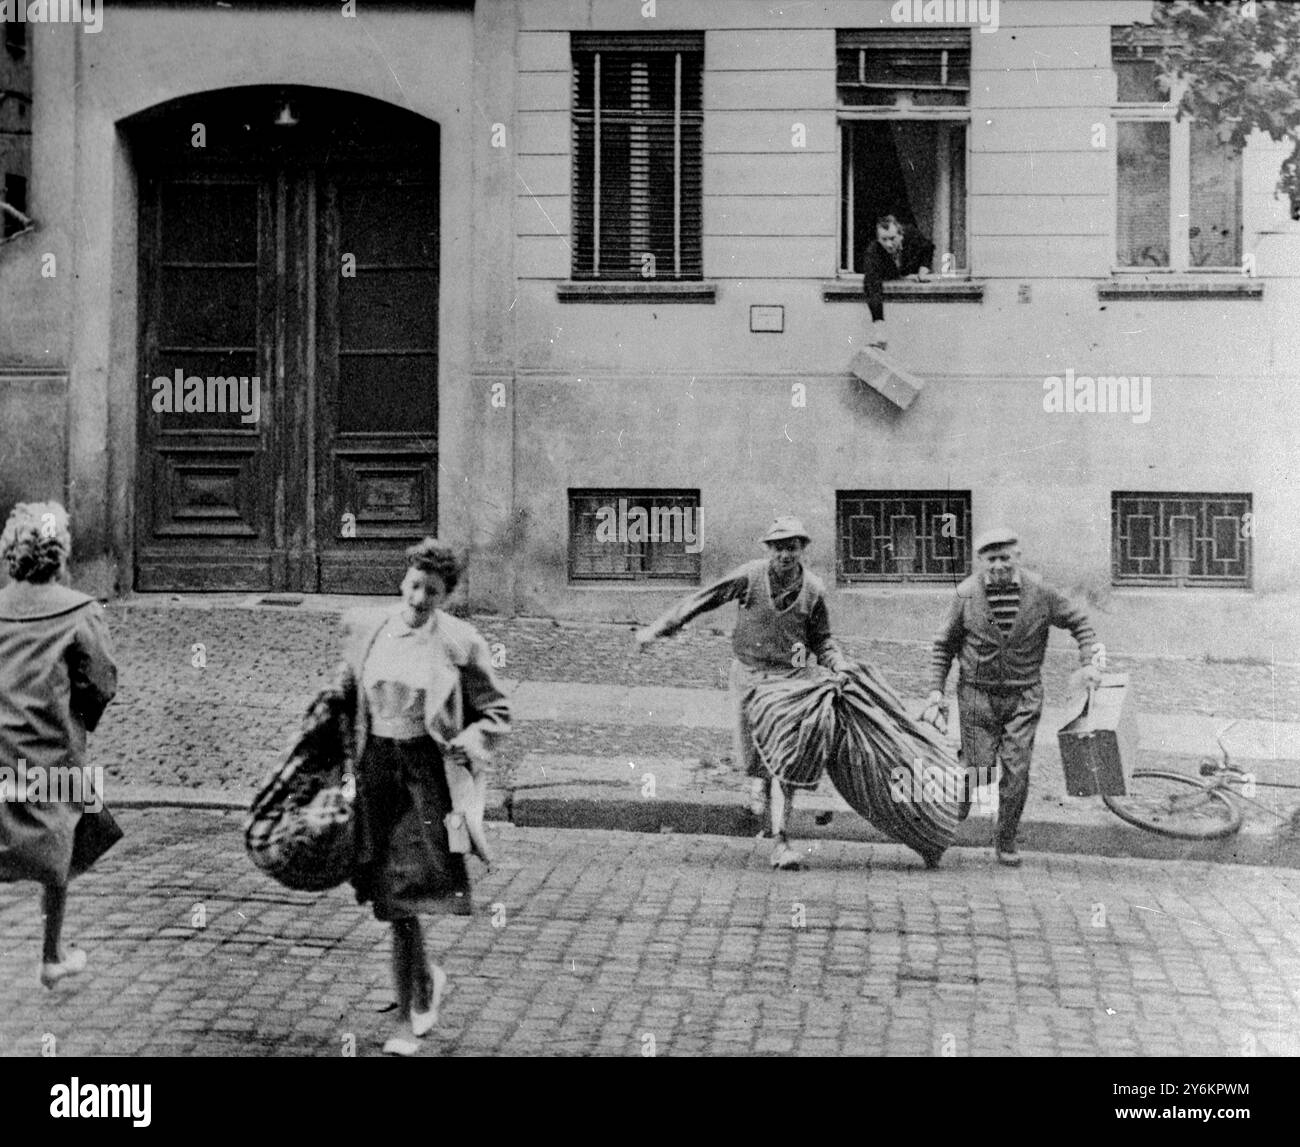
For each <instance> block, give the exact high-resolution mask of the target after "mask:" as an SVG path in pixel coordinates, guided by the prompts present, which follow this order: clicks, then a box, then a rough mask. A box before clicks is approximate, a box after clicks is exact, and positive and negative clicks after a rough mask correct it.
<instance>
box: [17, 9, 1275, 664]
mask: <svg viewBox="0 0 1300 1147" xmlns="http://www.w3.org/2000/svg"><path fill="white" fill-rule="evenodd" d="M349 7H351V8H352V12H351V13H349V12H348V9H349ZM1149 11H1150V4H1149V3H1148V2H1147V0H1134V2H1129V0H1116V2H1106V0H1102V2H1086V3H1085V2H1079V3H1075V2H1072V0H1065V2H1059V3H1031V2H1023V3H1015V2H1013V0H1004V2H1002V3H1000V4H990V3H985V4H982V5H980V4H975V3H971V4H966V3H952V2H948V3H947V4H946V5H945V4H909V3H902V4H899V3H893V2H890V0H843V2H827V3H822V4H818V5H803V6H799V5H796V6H791V7H789V8H788V9H787V8H781V9H773V8H771V6H770V5H766V4H761V3H750V2H746V0H704V2H698V3H688V2H686V0H657V2H653V3H652V2H649V0H646V2H642V0H582V2H578V0H518V2H510V0H479V2H478V3H473V4H471V3H461V4H438V3H415V2H411V3H401V2H400V0H393V2H389V3H383V4H380V3H374V4H371V3H366V2H365V0H357V3H356V4H355V5H349V4H347V3H343V4H324V3H323V4H307V3H302V4H280V5H271V4H266V5H263V4H258V5H249V4H234V5H233V6H232V7H230V8H212V7H210V6H206V5H198V4H187V3H178V4H171V5H166V6H163V5H157V4H144V3H139V4H138V3H128V2H121V3H115V4H113V5H111V6H109V7H107V8H106V9H105V10H104V11H103V13H102V16H103V20H102V28H101V29H100V30H99V31H96V32H91V31H89V30H88V29H86V28H82V27H78V26H76V25H75V24H73V23H71V22H68V23H53V22H47V23H43V24H42V23H31V24H28V25H27V29H26V35H25V37H24V43H23V45H22V49H21V51H19V50H17V49H16V47H15V46H14V45H12V44H9V43H8V38H7V43H6V47H4V48H0V56H2V57H3V60H4V66H5V67H6V68H7V69H8V71H7V72H6V74H5V75H6V78H5V83H6V89H7V90H13V91H21V92H23V93H25V95H19V96H14V97H10V98H7V99H6V101H5V103H4V104H3V105H0V112H4V113H5V116H6V118H5V119H4V120H3V125H4V126H5V128H6V131H9V132H10V133H11V134H10V136H9V137H6V138H9V139H11V140H12V139H18V138H19V131H20V128H21V126H22V125H18V124H16V123H15V120H14V116H13V115H12V113H11V110H10V109H12V108H15V107H17V106H19V105H20V104H21V106H23V107H24V108H25V109H26V112H25V116H24V118H25V119H27V120H29V125H30V126H29V131H30V135H29V136H25V137H24V138H25V139H26V140H27V141H28V142H27V143H24V144H23V145H22V147H19V146H16V145H14V144H13V143H9V144H6V150H5V151H4V152H0V154H3V155H4V156H6V157H14V158H6V160H5V162H6V163H8V164H9V165H10V166H12V167H23V165H26V166H25V168H24V169H23V171H21V172H18V173H14V174H19V175H20V177H21V178H22V179H23V180H25V182H24V183H23V185H22V191H23V194H24V195H25V201H24V202H25V206H23V207H22V214H23V216H24V217H25V218H26V219H27V220H29V221H30V226H27V225H26V224H24V225H23V226H21V227H19V228H18V230H17V231H13V230H12V229H11V233H10V234H9V237H8V238H7V240H6V241H5V242H4V243H3V245H0V307H2V308H3V310H0V418H2V419H3V421H2V422H0V434H3V436H4V439H3V441H4V456H3V460H2V461H0V495H3V500H4V501H5V503H6V505H7V504H8V503H10V502H12V501H15V500H18V499H19V498H33V497H38V496H61V497H64V498H65V499H66V500H67V501H68V504H69V506H70V509H71V510H72V513H73V516H74V527H75V530H76V541H77V555H76V556H77V577H78V580H79V581H80V582H81V583H82V584H83V585H84V586H85V587H86V588H88V589H92V590H93V591H95V592H98V593H100V594H105V595H107V594H112V593H121V592H130V591H156V590H167V591H196V590H200V589H202V590H232V591H240V592H244V593H248V592H264V591H296V592H308V593H310V592H338V593H374V592H389V591H390V590H391V589H392V588H393V586H394V585H395V584H396V579H395V577H394V574H395V572H396V571H397V570H398V569H399V568H400V566H401V564H402V563H401V559H400V550H401V548H402V547H403V546H404V545H405V544H407V542H408V541H409V540H410V539H411V538H412V537H417V536H420V535H422V534H424V533H430V532H435V531H436V532H438V533H439V534H441V535H442V536H444V537H447V538H450V539H452V540H454V541H456V542H457V543H459V544H462V545H465V546H466V547H468V548H469V550H470V552H471V554H472V561H471V566H470V571H469V577H468V592H469V596H470V604H471V606H472V607H474V608H478V609H485V610H494V611H499V612H503V613H512V614H523V615H545V616H555V617H563V618H583V619H602V620H612V621H632V620H635V619H640V620H645V619H647V618H648V617H650V616H652V615H653V614H655V613H656V612H658V611H659V610H660V609H661V608H662V607H663V606H664V605H665V604H666V603H667V602H668V601H669V600H671V599H672V598H674V597H675V596H676V595H678V594H680V593H681V592H683V591H684V589H685V588H688V587H690V586H692V585H697V584H700V583H701V582H702V581H707V580H709V579H711V578H713V577H716V576H720V575H721V574H723V573H725V572H726V571H727V570H728V569H729V568H731V567H732V566H734V565H735V564H737V563H738V562H740V561H742V560H744V559H746V558H748V557H751V556H753V555H754V554H756V553H757V552H758V545H757V541H756V539H757V538H758V536H759V535H760V534H761V533H762V531H763V530H764V528H765V527H766V525H767V523H768V522H769V521H770V519H771V518H772V517H773V516H775V515H776V514H778V513H796V514H798V515H800V516H801V517H802V518H803V520H804V522H805V524H806V525H807V526H808V528H809V530H810V531H811V533H812V534H813V536H814V546H813V548H812V549H811V550H810V555H809V556H810V560H811V564H812V566H813V568H814V569H815V570H817V571H818V572H819V573H820V574H821V575H822V576H823V578H824V580H825V581H826V582H827V583H828V586H829V587H830V588H831V594H832V596H831V602H830V606H831V616H832V619H833V622H834V624H835V627H836V629H837V630H838V631H841V632H845V633H854V632H856V633H863V632H865V633H873V634H876V635H880V636H888V637H898V638H909V637H910V638H916V637H924V636H925V635H927V634H928V632H929V631H930V629H931V627H932V626H933V625H934V623H935V621H936V619H937V617H938V616H939V611H940V610H941V608H942V605H943V602H944V601H945V599H946V597H947V596H948V594H950V593H951V586H952V584H953V582H954V581H955V580H958V579H959V578H960V577H961V576H963V574H964V573H965V572H966V571H968V570H969V569H970V563H971V554H970V539H971V536H972V534H973V533H974V532H978V530H979V529H981V528H982V527H984V526H987V525H991V524H994V523H998V522H1009V523H1011V524H1014V525H1016V526H1017V527H1019V529H1020V531H1021V536H1022V545H1023V548H1024V550H1025V553H1026V558H1027V560H1028V561H1029V563H1030V564H1031V565H1032V566H1034V567H1036V568H1038V569H1040V570H1041V571H1042V572H1043V573H1044V574H1045V575H1047V576H1048V577H1050V578H1052V579H1053V580H1055V581H1057V582H1059V583H1061V584H1063V585H1065V586H1067V587H1070V588H1071V589H1073V590H1075V591H1076V592H1078V593H1080V594H1083V595H1086V596H1087V597H1088V599H1089V600H1090V601H1091V602H1092V603H1093V607H1094V609H1095V610H1096V612H1097V614H1098V625H1099V629H1100V630H1101V631H1102V636H1103V639H1104V640H1106V641H1107V642H1108V644H1110V645H1111V646H1112V647H1113V648H1115V649H1118V650H1124V651H1131V652H1147V653H1153V652H1166V651H1167V652H1177V653H1188V654H1198V653H1206V652H1210V651H1213V652H1215V653H1216V654H1217V655H1220V656H1241V657H1258V658H1266V659H1285V660H1293V659H1294V654H1295V650H1296V649H1297V647H1298V644H1300V625H1297V623H1296V621H1295V620H1293V617H1294V614H1295V613H1296V610H1295V608H1294V607H1295V606H1296V604H1297V602H1300V578H1298V575H1297V572H1296V562H1295V561H1294V560H1293V558H1294V554H1295V546H1294V545H1293V544H1292V543H1291V541H1290V536H1289V529H1288V527H1287V523H1289V522H1290V521H1292V520H1294V519H1295V517H1296V515H1297V513H1300V496H1298V491H1297V479H1296V476H1295V473H1294V466H1293V464H1292V462H1293V459H1294V458H1295V456H1296V439H1297V432H1296V427H1297V414H1298V413H1300V411H1298V410H1297V400H1296V397H1295V395H1296V393H1297V388H1296V382H1297V375H1298V374H1300V371H1298V370H1297V368H1296V366H1295V364H1296V362H1297V352H1298V351H1300V334H1298V333H1297V330H1298V324H1297V323H1296V322H1295V317H1296V315H1297V314H1300V305H1298V304H1300V222H1296V221H1295V220H1292V219H1291V217H1290V208H1289V204H1288V203H1287V202H1286V201H1285V200H1283V199H1279V198H1277V197H1276V196H1275V194H1274V185H1275V183H1276V180H1277V174H1278V170H1279V165H1280V163H1281V161H1282V159H1283V158H1284V156H1285V154H1286V152H1287V150H1288V149H1287V147H1286V145H1282V144H1274V143H1272V142H1271V141H1269V140H1268V139H1267V138H1264V137H1260V136H1256V137H1254V138H1253V139H1252V141H1251V143H1250V144H1249V146H1248V147H1247V148H1246V149H1245V151H1244V152H1243V153H1241V154H1240V155H1233V154H1230V153H1228V152H1227V151H1225V150H1224V149H1223V148H1222V147H1220V146H1219V145H1218V144H1217V141H1216V140H1214V139H1213V138H1211V137H1210V136H1209V133H1207V132H1205V131H1204V130H1203V129H1200V128H1198V127H1197V126H1196V125H1193V124H1189V123H1188V122H1187V121H1182V122H1178V121H1176V120H1175V118H1174V116H1173V111H1172V106H1171V105H1170V104H1169V103H1168V102H1167V97H1166V96H1165V94H1164V93H1161V92H1160V91H1159V90H1158V88H1157V87H1156V86H1155V83H1154V67H1153V64H1152V62H1151V56H1152V53H1153V52H1154V51H1157V50H1158V46H1157V45H1153V44H1152V43H1150V41H1149V37H1147V38H1144V37H1143V36H1142V35H1135V36H1129V35H1127V34H1125V33H1123V32H1122V31H1120V29H1123V28H1125V27H1127V26H1130V25H1132V24H1133V23H1134V22H1135V21H1139V22H1140V21H1143V20H1144V19H1146V18H1147V15H1148V13H1149ZM10 85H12V88H10ZM28 145H29V150H27V151H24V150H23V148H26V147H28ZM7 186H9V184H7ZM12 186H13V187H14V188H18V186H19V185H18V184H17V183H13V184H12ZM884 214H893V215H895V216H896V217H897V218H899V219H900V220H901V221H902V222H903V223H904V224H905V225H907V226H911V227H913V228H915V229H916V230H917V231H919V232H920V233H922V234H923V235H925V236H928V237H929V239H930V240H931V241H932V242H933V243H934V245H935V250H934V254H933V257H932V260H931V261H932V262H933V264H934V266H932V267H931V268H930V274H929V275H927V276H925V277H924V280H925V281H900V282H895V283H887V284H886V286H885V299H884V308H885V321H884V322H883V323H881V324H874V326H873V324H872V323H871V320H870V316H869V314H868V310H867V306H866V303H865V297H864V295H863V293H862V274H861V272H862V269H863V267H864V265H865V260H866V259H867V255H868V250H869V247H870V245H871V244H872V243H873V242H874V239H875V226H876V220H877V218H878V217H879V216H881V215H884ZM873 340H881V341H884V342H885V343H886V353H887V355H888V356H889V359H890V360H891V361H892V363H893V364H894V365H895V366H896V367H897V368H898V371H899V373H900V375H901V376H902V377H905V378H907V379H909V380H911V385H912V386H915V387H919V390H917V391H916V393H915V398H914V399H913V400H912V401H910V403H906V404H904V402H900V401H891V399H890V397H889V388H888V387H879V386H873V385H871V382H870V380H868V381H864V379H863V377H862V376H861V374H862V372H861V371H860V370H859V371H858V372H856V373H855V371H854V369H853V364H854V361H855V355H856V354H858V352H859V351H861V349H862V348H863V346H864V344H866V343H867V342H869V341H873ZM254 380H257V384H258V385H257V386H254ZM904 389H905V390H906V389H908V388H906V387H905V388H904ZM882 391H883V393H882ZM895 397H897V396H895ZM254 404H256V412H255V413H254V410H253V406H254Z"/></svg>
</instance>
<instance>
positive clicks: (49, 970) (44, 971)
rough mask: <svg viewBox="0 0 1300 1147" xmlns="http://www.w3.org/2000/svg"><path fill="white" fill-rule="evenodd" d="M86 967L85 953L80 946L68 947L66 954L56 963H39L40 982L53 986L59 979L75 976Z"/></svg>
mask: <svg viewBox="0 0 1300 1147" xmlns="http://www.w3.org/2000/svg"><path fill="white" fill-rule="evenodd" d="M85 969H86V953H85V951H84V950H83V949H81V948H69V949H68V954H67V955H66V956H65V957H64V958H63V959H62V960H60V961H59V962H58V963H57V964H49V963H43V964H41V983H42V984H44V985H45V986H46V987H47V988H52V987H54V985H55V984H57V983H58V982H59V981H60V980H62V979H65V978H66V977H68V976H75V975H76V974H77V973H78V972H83V971H85Z"/></svg>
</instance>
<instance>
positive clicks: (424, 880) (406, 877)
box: [352, 737, 473, 920]
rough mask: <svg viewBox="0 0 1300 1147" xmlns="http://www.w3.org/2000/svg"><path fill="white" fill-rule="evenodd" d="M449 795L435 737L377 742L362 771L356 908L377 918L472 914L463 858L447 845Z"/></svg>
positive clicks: (372, 740) (371, 743) (369, 746)
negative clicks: (363, 907) (364, 908)
mask: <svg viewBox="0 0 1300 1147" xmlns="http://www.w3.org/2000/svg"><path fill="white" fill-rule="evenodd" d="M449 812H451V794H450V793H449V792H448V790H447V777H446V774H445V773H444V771H443V763H442V755H441V754H440V753H439V752H438V746H437V745H436V744H434V742H433V740H432V739H431V738H429V737H423V738H421V739H420V740H418V741H390V740H386V739H385V738H383V737H371V738H370V739H369V740H368V741H367V742H366V751H365V754H364V755H363V756H362V758H361V762H360V764H359V765H358V767H357V799H356V817H357V821H356V828H357V841H356V849H357V851H356V866H355V868H354V870H353V874H352V887H353V888H354V889H355V890H356V894H357V903H359V904H365V903H368V902H369V903H370V904H371V905H372V907H373V910H374V913H375V919H377V920H402V919H406V918H408V917H412V916H416V915H418V914H420V913H424V912H428V913H435V912H436V913H442V912H451V913H454V914H456V915H458V916H468V915H470V913H471V912H472V911H473V905H472V902H471V899H470V886H469V871H468V869H467V868H466V866H465V857H464V856H462V855H461V854H460V853H455V852H452V851H451V850H450V849H449V848H448V847H447V828H446V825H445V823H444V820H443V818H444V817H445V816H446V815H447V814H448V813H449Z"/></svg>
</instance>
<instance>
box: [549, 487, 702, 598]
mask: <svg viewBox="0 0 1300 1147" xmlns="http://www.w3.org/2000/svg"><path fill="white" fill-rule="evenodd" d="M703 540H704V537H703V522H702V521H701V512H700V492H699V491H698V490H570V491H569V580H570V581H575V582H588V581H671V582H685V583H687V584H691V585H695V584H698V582H699V580H700V549H701V548H702V546H703Z"/></svg>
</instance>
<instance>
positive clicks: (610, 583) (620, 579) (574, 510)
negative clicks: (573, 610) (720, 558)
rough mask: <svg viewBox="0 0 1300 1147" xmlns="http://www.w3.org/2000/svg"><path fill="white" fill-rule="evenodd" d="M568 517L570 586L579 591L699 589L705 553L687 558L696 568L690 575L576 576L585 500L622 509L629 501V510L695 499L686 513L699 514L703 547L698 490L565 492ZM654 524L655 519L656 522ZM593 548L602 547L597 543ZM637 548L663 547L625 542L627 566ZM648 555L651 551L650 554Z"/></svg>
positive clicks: (595, 488) (597, 488) (577, 488)
mask: <svg viewBox="0 0 1300 1147" xmlns="http://www.w3.org/2000/svg"><path fill="white" fill-rule="evenodd" d="M565 498H566V514H567V521H568V539H567V541H568V544H567V546H566V547H565V550H566V552H565V567H566V570H567V573H568V584H569V585H570V586H574V587H577V588H609V589H613V588H621V589H625V588H628V587H636V588H642V589H656V588H660V587H673V586H698V585H699V584H700V579H701V576H702V573H703V562H702V561H701V552H700V551H699V550H697V552H695V553H693V554H692V553H690V552H689V551H687V553H686V555H685V556H686V558H687V559H689V562H688V564H690V565H691V566H693V569H691V570H690V571H689V572H687V573H679V574H661V575H658V576H652V575H648V574H646V573H645V572H644V571H642V572H638V571H635V570H628V571H627V572H626V573H623V574H617V573H610V574H590V573H586V574H580V573H577V572H575V564H576V557H577V554H578V539H579V537H580V535H579V533H578V530H577V525H578V521H579V517H580V511H581V508H582V507H581V505H580V502H581V501H582V500H584V499H590V500H592V501H599V502H601V503H604V504H605V505H613V506H614V507H618V505H619V499H626V500H627V502H628V503H629V506H628V508H629V510H630V509H631V508H632V506H633V504H635V505H653V504H654V503H655V502H656V501H658V502H660V503H670V502H685V501H688V500H691V499H693V505H691V506H683V507H682V508H683V509H687V508H690V509H693V510H694V511H695V528H696V538H697V541H698V542H699V543H700V544H701V549H702V543H703V508H702V498H701V496H700V490H699V488H698V487H673V488H667V487H640V486H573V487H570V488H569V489H567V490H566V491H565ZM652 523H653V519H652ZM592 544H599V543H597V542H595V541H594V535H593V541H592ZM634 544H644V545H645V546H646V547H650V546H655V545H659V544H660V541H659V540H656V541H647V542H645V543H629V542H627V541H624V542H623V543H622V545H623V547H624V548H623V555H624V559H625V562H626V561H627V559H628V558H629V557H630V556H631V553H630V550H629V549H628V547H629V546H630V545H634ZM647 552H648V550H647Z"/></svg>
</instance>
